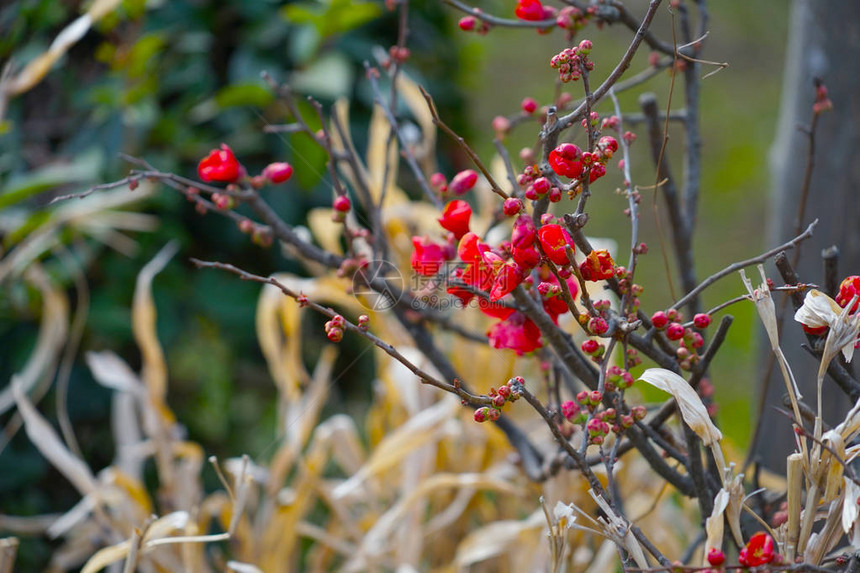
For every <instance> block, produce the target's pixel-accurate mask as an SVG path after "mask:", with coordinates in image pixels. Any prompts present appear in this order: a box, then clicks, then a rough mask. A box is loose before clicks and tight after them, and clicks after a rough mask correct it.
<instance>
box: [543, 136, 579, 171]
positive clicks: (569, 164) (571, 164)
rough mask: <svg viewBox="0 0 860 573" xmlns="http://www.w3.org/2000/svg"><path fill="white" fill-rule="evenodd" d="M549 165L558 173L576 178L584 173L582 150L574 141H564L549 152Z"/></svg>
mask: <svg viewBox="0 0 860 573" xmlns="http://www.w3.org/2000/svg"><path fill="white" fill-rule="evenodd" d="M549 166H550V167H552V170H553V171H555V174H556V175H560V176H561V177H567V178H569V179H576V178H577V177H579V176H580V175H582V171H583V169H584V165H583V163H582V150H581V149H580V148H579V147H577V146H576V145H574V144H572V143H562V144H561V145H559V146H558V147H556V148H555V149H553V150H552V151H550V152H549Z"/></svg>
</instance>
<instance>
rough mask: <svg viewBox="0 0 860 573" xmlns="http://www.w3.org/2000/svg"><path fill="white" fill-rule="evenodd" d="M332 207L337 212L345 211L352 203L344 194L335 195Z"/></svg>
mask: <svg viewBox="0 0 860 573" xmlns="http://www.w3.org/2000/svg"><path fill="white" fill-rule="evenodd" d="M332 207H334V210H335V211H337V212H339V213H346V212H348V211H349V209H350V208H351V207H352V203H351V202H350V200H349V197H347V196H346V195H338V196H337V197H335V200H334V203H332Z"/></svg>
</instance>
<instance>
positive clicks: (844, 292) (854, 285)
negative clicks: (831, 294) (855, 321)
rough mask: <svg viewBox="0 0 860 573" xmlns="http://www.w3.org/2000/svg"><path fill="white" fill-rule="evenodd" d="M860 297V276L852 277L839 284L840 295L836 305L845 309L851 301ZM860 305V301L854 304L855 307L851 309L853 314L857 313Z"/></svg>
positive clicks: (837, 297) (837, 296)
mask: <svg viewBox="0 0 860 573" xmlns="http://www.w3.org/2000/svg"><path fill="white" fill-rule="evenodd" d="M857 295H860V276H857V275H852V276H850V277H846V278H845V280H843V281H842V282H841V283H840V284H839V294H837V295H836V304H838V305H839V306H841V307H842V308H845V307H846V306H847V305H848V303H849V302H851V299H852V298H854V297H855V296H857ZM858 305H860V300H858V301H857V302H855V303H854V306H853V307H852V308H851V311H850V312H851V314H854V313H855V312H857V306H858Z"/></svg>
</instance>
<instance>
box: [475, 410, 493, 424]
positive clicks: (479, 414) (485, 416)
mask: <svg viewBox="0 0 860 573" xmlns="http://www.w3.org/2000/svg"><path fill="white" fill-rule="evenodd" d="M489 419H490V408H487V407H486V406H484V407H482V408H478V409H477V410H475V421H476V422H478V423H481V422H486V421H487V420H489Z"/></svg>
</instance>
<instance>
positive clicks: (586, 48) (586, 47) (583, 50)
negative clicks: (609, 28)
mask: <svg viewBox="0 0 860 573" xmlns="http://www.w3.org/2000/svg"><path fill="white" fill-rule="evenodd" d="M593 47H594V45H593V44H592V43H591V40H583V41H581V42H580V43H579V53H580V54H582V55H583V56H587V55H588V54H590V53H591V49H592V48H593Z"/></svg>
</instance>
